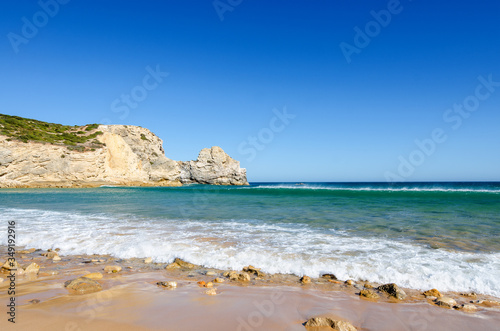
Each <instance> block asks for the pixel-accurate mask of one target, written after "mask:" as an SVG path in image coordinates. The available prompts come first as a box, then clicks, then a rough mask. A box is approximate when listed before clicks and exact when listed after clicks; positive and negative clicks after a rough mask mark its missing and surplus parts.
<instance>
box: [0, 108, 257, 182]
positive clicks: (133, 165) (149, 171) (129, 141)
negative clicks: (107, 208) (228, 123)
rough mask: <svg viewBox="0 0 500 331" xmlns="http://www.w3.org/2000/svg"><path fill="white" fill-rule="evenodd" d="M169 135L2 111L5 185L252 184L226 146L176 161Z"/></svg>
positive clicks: (0, 178)
mask: <svg viewBox="0 0 500 331" xmlns="http://www.w3.org/2000/svg"><path fill="white" fill-rule="evenodd" d="M162 145H163V141H162V140H161V139H160V138H159V137H157V136H156V135H155V134H153V133H152V132H151V131H149V130H148V129H145V128H141V127H138V126H131V125H98V124H90V125H84V126H64V125H60V124H54V123H45V122H41V121H37V120H31V119H26V118H22V117H17V116H8V115H2V114H0V188H6V187H11V188H16V187H98V186H102V185H123V186H181V185H183V184H193V183H194V184H196V183H200V184H212V185H248V182H247V178H246V169H243V168H240V163H239V162H238V161H236V160H234V159H232V158H231V157H230V156H229V155H227V154H226V153H225V152H224V151H223V150H222V148H220V147H217V146H215V147H212V148H205V149H203V150H202V151H201V152H200V154H199V156H198V159H197V160H196V161H187V162H182V161H178V162H177V161H173V160H171V159H169V158H167V157H166V156H165V153H164V150H163V147H162Z"/></svg>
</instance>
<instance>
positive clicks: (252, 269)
mask: <svg viewBox="0 0 500 331" xmlns="http://www.w3.org/2000/svg"><path fill="white" fill-rule="evenodd" d="M243 271H245V272H248V273H250V274H255V275H257V277H264V276H265V274H264V273H263V272H261V271H260V268H255V267H254V266H251V265H249V266H248V267H244V268H243Z"/></svg>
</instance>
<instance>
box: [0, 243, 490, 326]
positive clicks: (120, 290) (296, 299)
mask: <svg viewBox="0 0 500 331" xmlns="http://www.w3.org/2000/svg"><path fill="white" fill-rule="evenodd" d="M41 253H42V252H40V251H38V252H34V253H31V254H24V256H23V257H24V258H21V257H19V258H18V259H17V260H18V262H19V263H20V264H21V265H22V266H26V265H27V264H29V263H31V262H36V263H38V264H39V265H40V266H41V269H40V271H39V274H38V275H37V276H33V275H32V276H26V275H21V276H18V277H17V279H16V291H17V293H16V304H17V306H16V323H15V325H13V324H12V323H9V322H8V321H7V318H8V315H7V314H6V313H5V312H6V310H7V308H6V304H7V302H8V300H9V295H8V294H7V288H8V282H7V280H5V281H4V282H2V283H0V303H1V306H2V307H4V308H2V310H3V311H4V312H3V313H2V314H1V315H0V316H2V318H1V319H0V329H2V330H11V329H12V330H221V331H223V330H242V331H247V330H286V331H294V330H306V329H305V327H304V326H303V323H304V322H305V321H306V320H307V319H308V318H310V317H314V316H318V315H327V316H332V317H335V318H338V319H342V320H347V321H350V322H351V323H352V324H353V325H354V326H355V327H356V328H357V329H358V330H497V329H498V327H499V326H500V306H492V307H488V306H485V305H476V306H477V308H478V310H477V311H476V312H474V313H467V312H464V311H460V310H455V309H447V308H442V307H437V306H436V305H434V304H432V303H431V302H430V300H427V299H425V297H424V296H423V295H421V294H420V291H415V290H410V289H405V292H406V293H407V294H408V298H407V299H405V300H403V301H401V302H398V301H397V300H395V299H390V298H388V297H385V296H381V298H380V299H378V300H377V301H373V300H368V299H363V298H360V297H359V295H357V293H359V284H362V283H361V282H358V285H357V286H358V288H356V287H354V286H348V285H345V284H344V283H343V281H342V282H341V281H338V282H330V281H328V280H325V279H313V282H312V283H311V284H306V285H301V284H300V282H299V278H298V277H296V276H293V275H266V276H264V277H258V278H257V279H255V278H256V277H252V280H251V281H250V282H240V281H230V280H229V279H227V278H226V281H225V282H224V283H221V284H214V286H215V288H216V291H217V295H215V296H211V295H207V294H206V293H205V292H206V291H207V288H204V287H200V286H199V285H198V284H197V282H198V281H206V282H208V281H210V280H212V279H214V278H215V277H221V278H223V276H222V274H223V271H222V270H215V269H206V268H203V267H199V266H196V267H195V268H193V269H176V270H165V266H166V264H155V263H152V264H144V263H143V262H142V260H139V259H130V260H119V259H114V258H112V257H110V256H63V255H61V257H62V261H59V262H53V261H52V260H50V259H47V258H46V257H43V256H40V254H41ZM0 256H2V258H3V259H2V261H5V257H6V256H4V254H2V255H0ZM91 259H94V260H99V259H101V261H103V262H90V261H91ZM106 265H120V266H122V268H123V269H122V271H120V272H118V273H111V274H107V273H104V271H103V269H104V267H105V266H106ZM96 271H98V272H101V273H102V274H103V278H102V279H99V280H97V281H98V282H99V283H100V284H101V285H102V287H103V290H102V291H100V292H95V293H90V294H83V295H77V294H72V293H70V292H69V291H68V289H66V288H65V287H64V282H65V281H67V280H71V279H75V278H77V277H79V276H83V275H85V274H87V273H88V272H96ZM207 271H212V272H214V273H215V274H216V275H210V276H208V275H205V273H206V272H207ZM7 274H8V271H6V270H2V272H1V273H0V277H2V278H4V279H5V278H6V276H7ZM259 278H261V279H259ZM159 281H176V282H177V284H178V287H177V288H175V289H167V288H163V287H160V286H158V285H157V284H156V283H157V282H159ZM374 285H376V284H374ZM443 294H445V295H446V296H450V297H453V298H454V299H455V300H457V302H458V303H459V304H461V303H466V302H469V301H471V300H477V299H489V300H493V299H495V298H491V297H487V296H482V295H477V296H475V297H472V298H471V297H465V296H461V295H460V294H459V293H443ZM34 299H37V300H40V302H39V303H31V302H30V301H31V300H34ZM496 300H498V299H496ZM318 330H320V329H318Z"/></svg>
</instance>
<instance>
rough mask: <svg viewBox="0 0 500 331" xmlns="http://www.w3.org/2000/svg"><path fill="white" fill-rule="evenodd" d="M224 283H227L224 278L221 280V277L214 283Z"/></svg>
mask: <svg viewBox="0 0 500 331" xmlns="http://www.w3.org/2000/svg"><path fill="white" fill-rule="evenodd" d="M224 281H225V280H224V278H219V277H217V278H215V279H214V280H213V282H214V283H224Z"/></svg>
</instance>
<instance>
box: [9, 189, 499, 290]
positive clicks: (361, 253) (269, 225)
mask: <svg viewBox="0 0 500 331" xmlns="http://www.w3.org/2000/svg"><path fill="white" fill-rule="evenodd" d="M0 215H2V216H1V221H2V224H4V225H3V228H4V233H5V235H2V236H0V245H7V222H8V221H10V220H15V221H16V242H17V245H19V246H27V247H28V248H31V247H36V248H42V249H49V248H56V247H58V248H61V250H62V251H61V253H62V254H63V255H64V254H110V255H113V256H116V257H119V258H131V257H138V258H144V257H152V258H153V260H154V261H155V262H162V263H168V262H171V261H173V259H174V258H176V257H179V258H182V259H185V260H187V261H189V262H192V263H195V264H200V265H204V266H206V267H213V268H220V269H235V270H239V269H241V268H242V267H244V266H246V265H249V264H251V265H254V266H256V267H260V268H262V270H263V271H264V272H268V273H291V274H296V275H299V276H301V275H308V276H311V277H318V276H320V275H321V274H323V273H333V274H335V275H336V276H337V277H338V278H339V279H344V280H345V279H355V280H367V281H371V282H377V283H388V282H394V283H397V284H398V285H400V286H403V287H409V288H415V289H422V290H428V289H430V288H437V289H439V290H440V291H474V292H477V293H483V294H489V295H494V296H496V297H500V281H499V280H500V239H499V238H500V183H485V182H481V183H403V184H389V183H252V184H251V185H250V186H245V187H235V186H233V187H227V186H208V185H190V186H184V187H148V188H146V187H101V188H93V189H3V190H0Z"/></svg>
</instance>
